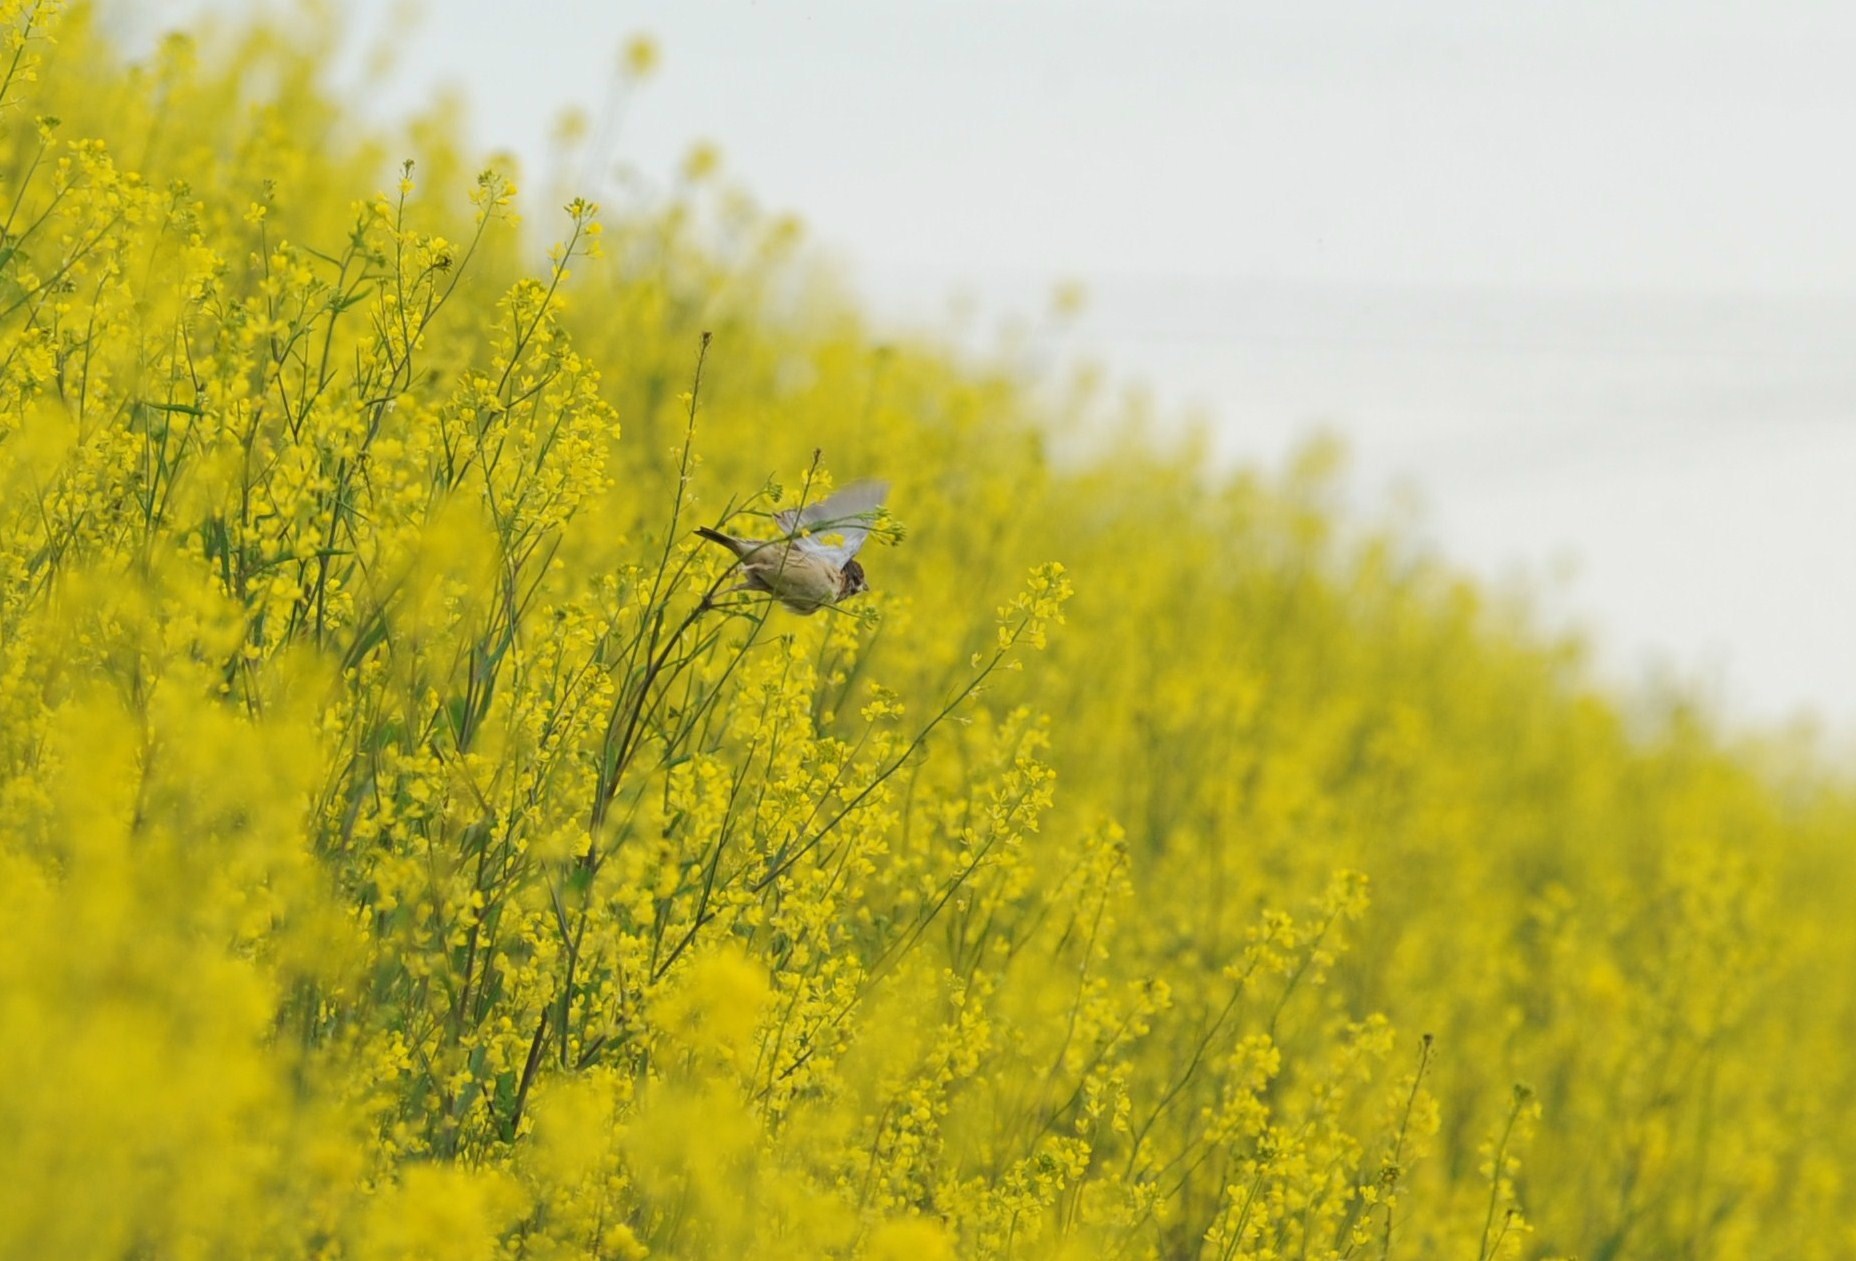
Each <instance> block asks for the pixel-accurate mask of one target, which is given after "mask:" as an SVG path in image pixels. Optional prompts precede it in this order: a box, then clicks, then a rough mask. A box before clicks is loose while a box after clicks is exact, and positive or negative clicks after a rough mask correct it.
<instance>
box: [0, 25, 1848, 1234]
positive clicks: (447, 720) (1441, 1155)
mask: <svg viewBox="0 0 1856 1261" xmlns="http://www.w3.org/2000/svg"><path fill="white" fill-rule="evenodd" d="M280 21H282V22H283V23H284V24H282V25H279V24H271V25H264V24H260V25H256V26H252V27H248V28H243V29H227V30H218V31H206V32H204V33H202V34H201V35H200V36H199V37H197V38H190V37H185V36H179V35H177V36H173V37H170V38H169V39H168V40H167V41H165V42H164V43H163V44H162V45H161V46H160V48H159V49H158V50H157V51H156V52H155V53H154V55H153V56H152V57H151V58H149V59H148V60H146V61H145V62H142V63H138V64H131V63H129V62H126V61H125V60H124V59H123V57H122V55H121V54H120V53H119V52H118V51H117V50H116V49H115V48H113V47H112V45H111V43H110V41H109V39H108V38H107V37H106V34H105V33H104V32H103V31H101V30H100V29H99V27H98V22H97V19H96V17H95V16H94V14H92V13H91V12H90V11H89V10H87V9H85V8H81V7H78V8H72V9H71V10H69V11H67V12H62V13H60V12H58V11H57V10H56V8H55V6H53V5H51V4H48V3H34V2H33V0H0V33H3V35H4V39H3V41H0V43H3V45H4V46H3V47H0V74H3V75H4V78H3V79H0V207H4V209H3V211H0V214H3V215H4V220H3V223H0V914H3V916H4V923H5V926H6V944H7V948H6V949H5V950H4V951H0V1255H6V1256H34V1257H71V1258H83V1257H119V1256H125V1255H132V1256H145V1257H210V1256H254V1257H258V1256H265V1257H270V1256H275V1257H327V1258H337V1257H354V1258H375V1257H378V1258H415V1257H432V1258H438V1257H445V1258H451V1257H466V1258H467V1257H482V1258H517V1257H524V1258H553V1257H561V1258H565V1257H586V1256H598V1257H608V1258H642V1257H666V1258H670V1257H687V1258H706V1257H731V1258H732V1257H744V1256H752V1257H793V1258H819V1257H845V1258H852V1257H858V1258H869V1259H871V1261H877V1259H899V1258H924V1259H934V1258H955V1257H988V1258H990V1257H1021V1258H1036V1257H1050V1258H1060V1257H1061V1258H1084V1257H1126V1258H1142V1257H1148V1258H1162V1257H1166V1258H1171V1257H1195V1258H1198V1257H1203V1258H1219V1259H1235V1258H1251V1259H1259V1261H1260V1259H1263V1258H1272V1259H1279V1258H1328V1259H1336V1258H1356V1257H1357V1258H1380V1259H1382V1261H1383V1259H1384V1258H1388V1257H1393V1256H1399V1257H1431V1256H1446V1255H1448V1256H1464V1257H1469V1256H1474V1257H1475V1258H1477V1261H1485V1259H1487V1258H1494V1257H1516V1256H1528V1257H1538V1256H1556V1257H1566V1256H1583V1257H1592V1258H1609V1259H1614V1261H1622V1259H1624V1258H1666V1257H1747V1258H1754V1257H1772V1258H1780V1257H1783V1258H1813V1257H1817V1258H1841V1257H1847V1256H1849V1255H1852V1253H1856V1188H1853V1187H1852V1182H1851V1179H1852V1171H1851V1166H1850V1161H1849V1156H1850V1153H1851V1151H1852V1149H1853V1146H1856V1070H1852V1068H1851V1065H1850V1059H1849V1057H1848V1055H1847V1048H1848V1046H1849V1045H1850V1043H1851V1040H1852V1035H1856V1020H1853V1012H1852V998H1853V996H1856V995H1853V991H1852V988H1851V987H1850V986H1849V985H1848V983H1847V978H1845V977H1844V976H1843V975H1842V974H1841V973H1840V972H1839V971H1838V970H1837V965H1838V963H1839V962H1840V961H1841V960H1843V959H1847V958H1849V957H1851V954H1852V951H1856V939H1852V931H1853V930H1852V929H1851V927H1850V920H1849V917H1848V916H1847V915H1846V914H1844V913H1843V911H1842V907H1841V905H1840V899H1839V893H1840V892H1843V891H1847V890H1848V888H1849V886H1850V880H1851V876H1852V863H1853V862H1856V859H1852V857H1851V854H1850V852H1849V848H1848V839H1849V837H1850V836H1851V834H1852V833H1851V825H1852V822H1853V821H1856V810H1853V809H1852V805H1853V803H1852V798H1851V796H1850V794H1849V793H1848V792H1847V790H1846V789H1845V788H1844V787H1843V786H1842V785H1841V784H1840V783H1839V782H1838V781H1837V780H1835V779H1834V778H1833V777H1831V776H1830V775H1829V774H1828V773H1827V772H1826V771H1824V770H1822V769H1821V768H1820V767H1819V764H1818V763H1817V762H1816V761H1814V760H1813V755H1812V754H1811V753H1810V752H1809V750H1806V749H1802V748H1797V747H1792V746H1788V745H1785V744H1783V743H1780V742H1776V741H1767V742H1754V741H1750V740H1745V739H1741V740H1730V739H1728V738H1727V737H1725V736H1723V735H1722V734H1720V733H1719V732H1717V731H1715V730H1713V729H1712V728H1711V727H1710V726H1709V725H1708V724H1707V723H1706V722H1704V721H1703V720H1701V719H1700V718H1699V717H1697V716H1696V714H1695V713H1694V712H1693V710H1692V709H1691V708H1690V707H1687V706H1685V705H1684V704H1683V703H1681V702H1680V701H1679V700H1674V701H1671V702H1669V703H1668V704H1666V705H1663V706H1661V707H1660V708H1654V709H1652V710H1650V711H1649V712H1645V707H1644V706H1643V705H1641V704H1639V705H1638V706H1637V707H1636V708H1634V709H1628V708H1627V707H1626V706H1625V705H1624V704H1623V703H1621V702H1619V701H1617V700H1615V699H1613V698H1611V697H1608V696H1607V695H1605V694H1604V693H1602V692H1599V691H1596V690H1594V688H1593V686H1592V685H1591V683H1590V682H1589V680H1588V677H1587V675H1586V673H1585V672H1584V670H1583V667H1582V664H1581V660H1580V657H1579V654H1578V651H1577V649H1576V647H1575V646H1572V645H1569V644H1566V643H1561V642H1554V641H1550V640H1548V639H1545V638H1543V637H1542V636H1541V635H1539V634H1538V633H1537V632H1535V631H1534V630H1532V629H1530V626H1529V624H1528V622H1527V619H1526V617H1525V615H1524V613H1520V612H1518V611H1517V610H1515V609H1513V608H1511V607H1508V606H1506V605H1504V604H1502V603H1500V602H1497V601H1495V600H1493V599H1492V598H1491V597H1490V596H1489V595H1488V594H1487V593H1486V592H1485V591H1483V590H1481V589H1479V588H1477V587H1475V586H1474V585H1472V584H1470V583H1467V582H1465V581H1464V580H1462V579H1460V578H1458V577H1457V576H1455V575H1454V574H1452V573H1451V572H1450V571H1449V570H1448V569H1447V568H1445V567H1444V566H1442V565H1440V564H1439V563H1438V562H1436V561H1435V560H1434V559H1431V558H1429V557H1427V556H1426V555H1424V554H1423V553H1422V552H1421V551H1419V550H1418V549H1416V548H1415V547H1414V546H1413V545H1412V543H1411V542H1410V541H1409V540H1408V539H1407V538H1406V537H1405V536H1403V535H1402V534H1401V533H1400V532H1399V531H1398V530H1397V528H1395V527H1389V528H1385V529H1374V528H1370V527H1368V526H1365V525H1361V524H1357V523H1349V522H1348V521H1346V520H1345V519H1344V518H1343V517H1342V515H1341V514H1340V513H1339V512H1337V510H1336V508H1335V505H1334V477H1333V464H1334V453H1333V451H1332V450H1331V449H1330V448H1328V447H1326V446H1322V445H1319V444H1317V445H1315V446H1312V447H1310V448H1309V449H1308V451H1307V452H1306V453H1305V454H1304V455H1303V456H1302V457H1301V458H1300V459H1299V460H1298V461H1297V462H1296V464H1295V465H1294V466H1293V467H1291V468H1289V469H1287V470H1285V471H1283V472H1282V473H1280V474H1278V475H1272V476H1268V477H1265V476H1260V475H1257V474H1254V473H1248V472H1243V473H1235V474H1230V475H1224V474H1212V473H1208V472H1207V470H1206V469H1205V468H1204V467H1203V464H1202V462H1201V461H1200V459H1199V458H1198V455H1197V453H1196V451H1195V450H1194V449H1193V447H1192V446H1191V445H1190V444H1183V445H1180V444H1175V445H1167V444H1162V443H1155V442H1154V441H1153V440H1152V438H1151V436H1150V427H1149V426H1148V424H1147V420H1146V418H1145V417H1144V416H1142V415H1141V414H1140V413H1139V410H1138V408H1136V409H1134V410H1133V411H1129V410H1127V409H1125V408H1123V407H1121V406H1120V405H1119V404H1116V403H1115V402H1114V401H1113V400H1109V399H1106V398H1103V397H1101V396H1099V394H1098V393H1096V392H1095V387H1093V386H1092V385H1091V384H1090V383H1089V382H1088V381H1087V380H1080V381H1078V382H1076V383H1075V387H1074V389H1073V390H1070V391H1069V392H1068V393H1067V394H1063V395H1062V396H1061V397H1057V398H1053V395H1052V391H1051V390H1049V389H1046V388H1042V387H1039V386H1037V385H1035V384H1033V383H1029V382H1027V381H1026V380H1025V379H1024V378H1023V375H1022V374H1020V373H1017V372H1015V371H1013V370H1011V368H1010V367H1009V365H1007V366H1003V367H996V368H986V367H982V366H975V365H973V364H970V363H967V364H962V363H957V362H956V361H954V360H953V359H952V358H950V357H949V356H947V355H945V354H942V353H940V352H938V351H937V350H935V349H934V348H933V347H931V346H924V345H913V344H878V343H877V341H876V340H875V339H874V338H873V336H872V335H871V333H870V332H869V331H868V329H867V328H866V327H865V325H864V324H863V322H862V321H861V320H860V318H859V316H858V314H857V312H856V310H855V308H854V307H853V306H852V305H851V304H849V303H848V302H846V301H845V300H843V299H842V298H841V297H839V296H837V291H836V289H835V288H834V286H833V284H832V282H831V278H830V276H829V274H828V273H826V272H823V271H821V270H820V269H818V268H817V267H816V266H815V265H814V264H813V263H811V262H810V261H808V257H807V255H806V254H805V253H804V251H803V249H802V248H801V241H802V237H801V235H800V233H799V232H798V230H797V227H796V225H795V224H794V223H792V222H791V221H790V220H787V219H783V218H780V217H777V216H770V215H767V214H765V213H764V212H762V211H761V210H759V209H758V208H757V207H756V206H755V205H754V204H753V202H752V201H751V199H749V198H748V197H747V196H746V195H745V194H744V193H742V192H740V191H738V190H735V189H733V188H731V187H729V186H728V184H727V179H726V174H725V166H724V165H723V162H722V157H721V154H720V152H719V151H718V150H715V149H713V148H707V147H705V148H704V149H702V150H701V151H699V152H698V153H697V154H695V155H693V156H692V158H691V161H690V162H689V163H688V164H687V167H686V171H685V175H684V178H683V180H682V181H681V182H680V183H679V184H678V185H676V187H675V188H674V189H673V190H672V191H671V192H670V193H669V194H668V195H667V198H666V199H664V200H660V201H651V202H643V203H639V204H628V205H622V206H619V207H617V208H615V209H614V210H613V211H610V212H607V213H606V215H605V216H604V217H602V212H601V211H600V209H599V208H598V207H596V206H594V205H592V204H590V203H589V202H587V201H584V200H568V198H569V196H570V195H571V193H572V192H573V190H568V189H563V190H561V191H560V196H559V197H557V198H552V200H555V201H557V202H565V203H566V210H565V212H564V213H563V214H561V215H559V216H558V217H552V218H547V219H543V217H542V216H539V215H537V216H535V217H536V219H537V220H539V221H541V223H543V224H545V226H546V228H547V229H551V230H552V231H553V232H554V233H555V235H556V238H557V239H558V244H556V245H555V246H554V247H553V249H552V250H550V251H548V252H546V254H545V255H544V254H542V253H541V252H540V251H539V250H538V249H537V248H535V239H534V238H533V237H532V236H528V235H524V230H523V229H522V228H521V227H520V226H519V225H518V224H517V223H516V220H515V215H514V208H515V206H516V204H517V197H518V193H517V180H518V176H517V173H516V172H514V171H513V170H497V169H491V170H480V169H479V167H478V166H477V165H476V164H474V163H471V162H469V161H467V160H466V158H465V156H464V155H463V153H462V151H461V148H460V144H459V141H458V138H457V129H456V127H455V123H454V121H453V120H452V119H451V118H450V117H449V115H448V114H447V113H446V112H445V111H444V110H442V109H440V110H438V111H435V112H434V113H433V114H432V115H430V116H428V117H422V118H417V119H414V120H412V121H411V122H409V123H408V124H407V126H406V127H405V129H404V130H403V132H402V133H400V134H395V135H390V136H368V135H365V134H361V133H360V132H359V131H358V130H357V129H356V128H355V126H354V125H353V122H352V120H351V119H349V118H347V117H346V116H345V114H344V112H343V111H342V110H341V109H340V108H339V107H338V106H337V105H336V104H335V103H334V102H332V101H331V100H330V99H329V97H328V96H327V95H326V93H325V92H324V90H323V89H322V88H321V87H320V86H319V85H320V83H321V81H322V80H321V71H322V68H323V65H324V62H325V60H326V58H327V56H328V54H329V51H330V49H331V47H332V37H331V35H330V34H329V32H328V31H327V30H326V29H325V28H322V27H318V26H316V25H315V23H314V20H313V19H308V18H305V19H284V20H280ZM656 62H657V52H656V49H655V47H654V46H652V45H650V44H649V43H648V42H640V43H636V44H634V45H632V46H630V47H629V48H628V50H627V51H626V52H625V54H624V61H623V65H624V70H623V73H624V74H625V75H626V76H627V81H628V82H630V81H633V80H642V79H643V78H645V77H646V76H648V74H649V73H650V71H651V70H652V68H653V67H654V66H655V64H656ZM583 131H584V128H578V127H570V128H564V129H563V132H562V142H563V143H564V144H567V145H572V144H574V143H578V140H577V137H578V136H580V134H581V133H582V132H583ZM408 153H410V154H412V155H413V162H411V163H407V164H405V165H403V166H396V165H395V163H396V162H398V161H399V160H401V159H402V158H403V157H404V155H405V154H408ZM568 165H570V166H571V165H572V163H569V164H568ZM382 189H384V191H379V190H382ZM816 452H822V453H823V454H822V455H820V454H817V453H816ZM871 474H877V475H884V476H888V477H890V478H892V479H893V481H894V483H895V486H894V490H893V493H892V495H891V500H890V502H891V504H892V506H893V507H894V509H895V512H896V514H897V519H895V520H891V521H886V522H885V523H883V527H882V529H881V530H880V531H879V534H880V536H881V538H880V539H879V542H891V543H894V542H897V541H899V540H900V539H901V534H902V531H901V526H902V523H903V522H906V523H907V524H908V526H909V527H910V528H911V530H912V535H911V537H910V540H909V542H908V543H907V545H905V546H900V547H888V548H882V547H873V548H872V549H871V552H872V554H871V555H869V556H868V557H867V560H868V564H869V568H870V572H871V574H872V577H873V581H874V586H875V590H874V592H873V593H872V595H871V596H870V597H868V598H867V599H866V600H864V601H862V602H861V603H859V604H856V605H852V606H847V607H846V608H845V609H843V610H840V611H838V612H835V613H831V614H824V615H820V616H817V617H814V618H803V619H802V618H798V617H794V616H791V615H788V614H785V613H783V612H780V611H777V610H774V609H770V608H769V607H768V606H767V605H766V604H765V603H764V602H759V601H752V600H750V601H745V602H744V601H741V600H739V599H722V600H717V599H715V598H714V593H715V592H716V591H718V590H719V589H720V588H721V587H722V586H724V585H726V582H727V575H726V573H725V570H724V561H725V558H724V557H722V556H721V554H720V552H719V550H718V549H709V548H705V547H703V546H702V545H701V543H700V541H699V540H698V539H696V538H695V537H694V536H693V535H692V533H691V531H692V529H693V528H694V527H695V526H696V525H699V524H700V525H718V526H722V527H724V528H731V529H741V530H744V531H748V532H752V531H754V530H755V529H757V528H763V526H762V525H761V523H760V518H761V517H763V516H765V515H766V514H768V513H770V512H772V511H773V510H775V509H776V508H779V507H785V506H791V505H793V504H795V503H797V502H800V501H802V500H809V499H816V498H817V497H818V496H819V495H820V494H822V493H825V491H826V490H827V489H828V488H829V486H830V485H831V482H832V479H833V477H834V476H837V477H841V478H845V479H848V478H849V477H851V476H855V475H871Z"/></svg>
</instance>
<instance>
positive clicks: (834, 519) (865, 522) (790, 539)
mask: <svg viewBox="0 0 1856 1261" xmlns="http://www.w3.org/2000/svg"><path fill="white" fill-rule="evenodd" d="M888 493H889V484H888V483H887V482H854V483H852V484H851V485H849V486H846V487H845V488H844V489H843V490H840V491H839V492H838V493H837V494H835V495H833V496H831V497H830V498H829V499H821V500H820V501H819V502H817V503H815V504H807V505H806V506H805V507H803V508H788V509H786V510H784V511H782V512H776V513H774V515H773V520H774V524H776V525H777V526H779V528H780V534H779V537H777V538H772V539H743V538H736V537H735V536H734V535H732V534H724V533H722V532H721V531H720V530H715V529H711V528H710V527H708V526H706V525H705V526H699V527H698V528H697V530H696V533H697V534H699V535H701V536H702V537H703V538H705V539H708V540H709V541H710V542H712V543H720V544H721V545H722V546H723V547H726V548H727V549H728V550H729V551H731V552H733V553H734V554H735V556H736V558H737V559H738V560H739V562H740V568H741V572H742V574H743V575H744V576H745V577H744V580H743V581H742V582H741V583H739V584H738V585H736V586H733V587H730V588H729V589H728V590H729V591H765V592H768V593H769V594H771V595H772V596H773V597H774V599H776V600H778V601H779V602H780V603H781V604H783V605H785V606H786V607H787V608H789V609H791V610H792V611H793V612H795V613H801V614H805V615H808V616H809V615H811V614H813V613H816V612H818V611H819V610H820V609H822V608H826V607H828V606H831V605H834V604H836V603H838V602H839V601H840V600H844V599H848V598H849V597H851V596H854V595H858V594H861V593H862V592H865V591H868V590H869V589H870V584H869V582H868V581H867V580H866V579H865V577H864V567H863V566H862V565H861V564H859V563H858V561H857V552H858V549H860V548H861V547H863V545H864V540H865V539H867V538H869V537H870V527H871V526H872V525H873V524H875V522H876V515H877V509H879V508H881V507H882V506H883V499H884V497H885V496H886V495H887V494H888ZM717 594H721V595H725V594H727V592H718V593H717Z"/></svg>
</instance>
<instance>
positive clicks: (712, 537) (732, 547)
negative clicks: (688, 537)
mask: <svg viewBox="0 0 1856 1261" xmlns="http://www.w3.org/2000/svg"><path fill="white" fill-rule="evenodd" d="M696 533H698V534H700V535H702V537H704V538H706V539H708V540H709V541H710V542H711V543H720V544H721V545H722V546H723V547H726V548H727V549H728V550H729V551H731V552H733V553H734V554H735V555H736V556H740V555H741V554H742V544H741V540H740V539H735V538H730V537H729V536H728V535H726V534H723V533H722V532H721V531H720V530H712V529H710V528H709V527H708V526H706V525H699V526H697V527H696Z"/></svg>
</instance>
